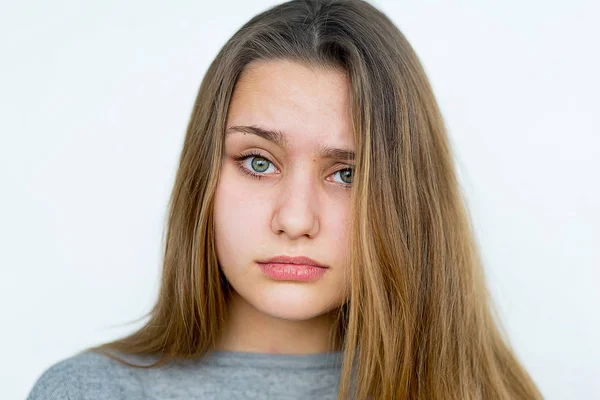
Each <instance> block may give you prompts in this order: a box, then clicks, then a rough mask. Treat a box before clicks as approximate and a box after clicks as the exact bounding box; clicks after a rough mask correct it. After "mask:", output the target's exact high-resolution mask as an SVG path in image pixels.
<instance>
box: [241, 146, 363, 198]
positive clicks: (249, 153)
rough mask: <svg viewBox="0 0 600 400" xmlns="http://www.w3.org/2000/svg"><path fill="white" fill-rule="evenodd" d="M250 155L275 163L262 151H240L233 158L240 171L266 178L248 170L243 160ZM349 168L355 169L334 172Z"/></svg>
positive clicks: (347, 184)
mask: <svg viewBox="0 0 600 400" xmlns="http://www.w3.org/2000/svg"><path fill="white" fill-rule="evenodd" d="M250 157H260V158H264V159H265V160H267V161H268V162H269V163H271V164H273V163H272V162H271V160H269V159H268V158H267V157H265V156H263V155H262V154H260V153H259V152H257V151H249V152H245V153H240V154H238V155H237V156H234V157H233V159H234V160H235V162H236V164H237V166H238V168H239V170H240V171H241V172H242V173H243V174H244V175H246V176H249V177H251V178H254V179H258V180H260V179H261V178H264V177H265V175H261V174H257V173H255V172H252V171H250V170H248V169H247V168H246V167H244V165H243V161H245V160H246V159H247V158H250ZM348 169H352V170H353V168H352V167H348V168H342V169H339V170H337V171H335V172H334V174H335V173H337V172H340V171H345V170H348ZM333 183H334V184H335V185H338V186H340V187H342V188H345V189H350V188H351V187H352V184H351V183H339V182H333Z"/></svg>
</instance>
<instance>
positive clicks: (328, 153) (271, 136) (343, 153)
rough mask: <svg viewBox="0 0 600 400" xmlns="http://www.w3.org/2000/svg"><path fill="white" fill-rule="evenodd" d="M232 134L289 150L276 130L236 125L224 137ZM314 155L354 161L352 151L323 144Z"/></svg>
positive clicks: (286, 143) (284, 136) (284, 140)
mask: <svg viewBox="0 0 600 400" xmlns="http://www.w3.org/2000/svg"><path fill="white" fill-rule="evenodd" d="M234 132H240V133H250V134H252V135H256V136H259V137H261V138H263V139H266V140H268V141H270V142H273V143H275V144H276V145H277V146H279V147H281V148H282V149H284V150H288V149H289V148H290V141H289V139H288V137H287V136H286V135H285V133H283V132H281V131H278V130H271V129H266V128H262V127H259V126H256V125H251V126H247V125H236V126H230V127H229V128H227V130H226V131H225V136H227V135H229V134H231V133H234ZM315 153H316V154H317V155H318V156H319V157H322V158H330V159H335V160H345V161H348V160H349V161H354V160H355V158H356V154H355V153H354V151H352V150H348V149H338V148H335V147H331V146H328V145H323V144H321V145H319V146H317V150H316V151H315Z"/></svg>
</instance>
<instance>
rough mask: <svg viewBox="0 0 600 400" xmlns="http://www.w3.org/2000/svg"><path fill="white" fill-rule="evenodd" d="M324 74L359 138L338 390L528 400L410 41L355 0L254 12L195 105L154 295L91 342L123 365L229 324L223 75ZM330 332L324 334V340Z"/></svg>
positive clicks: (530, 387) (227, 83) (192, 344)
mask: <svg viewBox="0 0 600 400" xmlns="http://www.w3.org/2000/svg"><path fill="white" fill-rule="evenodd" d="M277 59H286V60H292V61H295V62H299V63H302V64H303V65H307V66H310V67H315V68H336V69H338V70H341V71H343V72H344V73H346V74H347V76H348V79H349V82H350V98H351V107H352V110H351V115H352V123H353V135H354V140H355V144H356V150H357V154H356V172H355V176H354V182H353V185H354V187H353V191H352V218H353V219H352V230H353V232H352V257H351V265H350V266H349V268H350V275H351V276H350V282H351V288H350V298H349V301H348V302H347V303H346V304H344V305H343V306H342V307H341V308H340V310H339V313H338V320H337V329H336V332H337V333H338V334H339V337H336V338H337V339H340V340H341V343H342V350H343V352H344V362H343V366H342V375H341V380H340V393H339V398H340V399H342V398H347V397H348V395H349V393H352V394H351V395H350V396H351V398H355V399H365V398H373V399H406V398H409V399H516V398H518V399H539V398H541V394H540V392H539V391H538V389H537V388H536V386H535V384H534V382H533V380H532V379H531V377H530V376H529V375H528V373H527V372H526V371H525V369H524V368H523V366H522V365H521V364H520V363H519V361H518V360H517V358H516V357H515V354H514V352H513V350H512V349H511V348H510V345H509V343H508V339H507V337H506V336H507V335H506V333H504V332H503V331H502V328H501V325H500V322H499V318H498V317H497V313H496V311H495V309H494V305H493V304H492V301H491V298H490V295H489V293H488V291H487V289H486V286H485V279H484V274H483V267H482V264H481V259H480V255H479V250H478V245H477V242H476V240H475V237H474V234H473V228H472V225H471V221H470V217H469V213H468V211H467V205H466V201H465V199H464V198H463V195H462V193H461V191H460V187H459V183H458V181H457V176H456V172H455V167H454V164H453V157H452V149H451V147H450V145H449V141H448V138H447V133H446V128H445V125H444V120H443V118H442V116H441V113H440V110H439V108H438V105H437V102H436V99H435V97H434V94H433V91H432V88H431V86H430V83H429V81H428V79H427V77H426V75H425V72H424V70H423V68H422V66H421V64H420V61H419V59H418V57H417V55H416V54H415V52H414V50H413V49H412V47H411V46H410V44H409V43H408V41H407V40H406V38H405V37H404V36H403V34H402V33H401V32H400V31H399V30H398V28H397V27H396V26H395V25H394V24H393V23H392V22H391V21H390V19H388V18H387V17H386V16H385V15H384V14H383V13H382V12H380V11H379V10H377V9H376V8H375V7H373V6H372V5H370V4H368V3H366V2H364V1H360V0H347V1H344V0H316V1H310V0H294V1H289V2H286V3H283V4H280V5H278V6H275V7H272V8H270V9H269V10H267V11H264V12H262V13H261V14H259V15H257V16H255V17H254V18H252V19H251V20H250V21H249V22H248V23H246V24H245V25H244V26H243V27H242V28H241V29H239V30H238V31H237V32H236V33H235V34H234V35H233V37H232V38H231V39H230V40H229V41H228V42H227V43H226V44H225V45H224V46H223V48H222V49H221V51H220V52H219V53H218V55H217V57H216V58H215V60H214V61H213V62H212V64H211V65H210V67H209V69H208V71H207V73H206V75H205V77H204V79H203V80H202V83H201V85H200V89H199V92H198V95H197V98H196V101H195V104H194V108H193V111H192V114H191V118H190V121H189V124H188V127H187V132H186V136H185V142H184V145H183V150H182V152H181V157H180V160H179V168H178V171H177V175H176V179H175V185H174V188H173V192H172V195H171V198H170V202H169V215H168V223H167V227H166V228H167V230H166V241H165V250H164V260H163V275H162V281H161V288H160V293H159V297H158V300H157V302H156V304H155V305H154V307H153V309H152V310H151V311H150V313H149V314H147V316H148V315H149V316H150V319H149V321H148V322H147V323H146V324H145V325H144V326H143V327H142V328H141V329H139V330H138V331H136V332H135V333H133V334H131V335H129V336H127V337H125V338H122V339H119V340H116V341H113V342H110V343H106V344H103V345H100V346H96V347H93V348H90V349H88V350H92V351H98V352H102V353H105V354H107V355H109V356H110V357H112V358H115V359H118V360H119V361H121V362H123V363H125V364H127V365H132V366H136V367H144V366H139V365H136V364H131V363H128V362H127V361H125V360H123V359H122V358H120V357H118V356H116V355H115V354H112V351H117V352H122V353H127V354H135V355H145V354H156V355H158V356H159V358H158V360H157V361H156V362H155V363H153V364H151V365H149V366H145V367H149V368H152V367H157V366H160V365H163V364H165V363H168V362H169V361H172V360H176V359H183V358H200V357H202V356H203V355H204V354H206V352H208V351H209V350H211V349H213V348H214V346H215V343H216V340H217V337H218V336H219V333H220V332H221V329H222V327H223V324H224V322H225V320H226V315H227V314H226V313H227V301H228V298H229V297H228V296H229V294H230V291H231V289H230V287H229V285H228V283H227V281H226V279H225V278H224V276H223V274H222V273H221V271H220V269H219V265H218V260H217V257H216V251H215V243H214V233H213V214H212V210H213V196H214V193H215V189H216V186H217V182H218V177H219V170H220V165H221V157H222V149H223V140H224V128H225V127H224V124H225V119H226V115H227V110H228V105H229V101H230V98H231V95H232V92H233V89H234V86H235V83H236V81H237V79H238V77H239V75H240V73H241V72H242V70H243V69H244V67H245V66H246V65H247V64H248V63H249V62H251V61H256V60H277ZM336 338H332V339H331V340H334V339H336Z"/></svg>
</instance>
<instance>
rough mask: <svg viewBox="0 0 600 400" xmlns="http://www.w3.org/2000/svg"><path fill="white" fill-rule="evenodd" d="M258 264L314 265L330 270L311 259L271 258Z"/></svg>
mask: <svg viewBox="0 0 600 400" xmlns="http://www.w3.org/2000/svg"><path fill="white" fill-rule="evenodd" d="M258 262H259V263H261V264H267V263H280V264H298V265H314V266H315V267H321V268H328V267H327V266H326V265H323V264H320V263H318V262H316V261H315V260H313V259H312V258H309V257H290V256H277V257H273V258H269V259H268V260H261V261H258Z"/></svg>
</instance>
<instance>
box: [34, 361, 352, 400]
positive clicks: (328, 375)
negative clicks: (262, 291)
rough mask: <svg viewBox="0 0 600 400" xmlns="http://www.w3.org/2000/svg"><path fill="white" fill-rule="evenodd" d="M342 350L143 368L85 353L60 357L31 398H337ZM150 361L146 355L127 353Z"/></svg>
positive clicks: (35, 387)
mask: <svg viewBox="0 0 600 400" xmlns="http://www.w3.org/2000/svg"><path fill="white" fill-rule="evenodd" d="M342 354H343V353H342V352H333V353H321V354H302V355H291V354H266V353H242V352H221V351H218V352H213V353H210V354H208V355H207V356H206V357H205V358H203V359H201V360H195V361H178V362H174V363H171V364H169V365H167V366H164V367H159V368H158V369H157V368H151V369H142V368H133V367H129V366H127V365H124V364H121V363H119V362H118V361H116V360H113V359H111V358H109V357H107V356H104V355H101V354H97V353H92V352H84V353H80V354H77V355H75V356H71V357H70V358H67V359H65V360H62V361H59V362H57V363H56V364H54V365H52V366H51V367H50V368H48V369H47V370H46V371H44V373H43V374H42V375H41V376H40V377H39V378H38V380H37V381H36V382H35V384H34V386H33V389H32V390H31V392H30V393H29V396H28V397H27V400H41V399H44V400H55V399H71V400H76V399H98V400H101V399H102V400H104V399H106V400H108V399H111V400H117V399H123V400H125V399H127V400H138V399H200V400H208V399H227V400H229V399H232V400H233V399H259V400H266V399H282V400H286V399H287V400H292V399H319V400H327V399H331V400H335V399H337V392H338V384H339V378H340V372H341V365H342ZM124 358H125V359H126V360H127V361H129V362H133V363H136V364H143V365H147V364H149V363H150V361H152V359H151V358H148V357H133V356H126V357H124Z"/></svg>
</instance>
